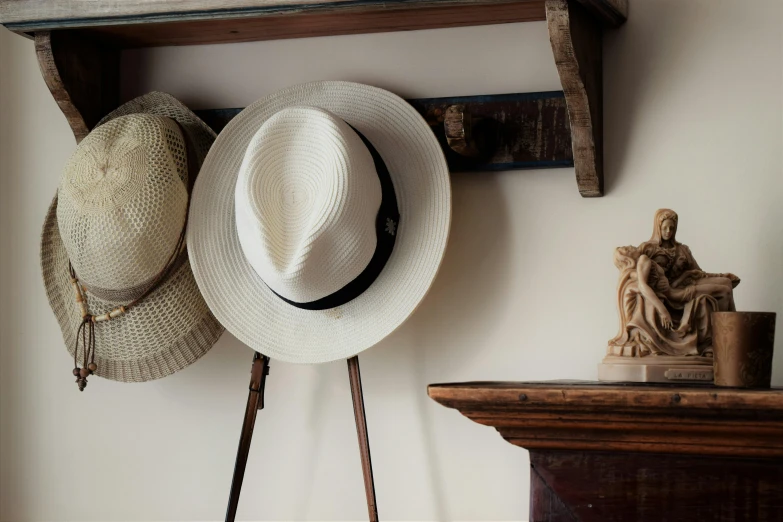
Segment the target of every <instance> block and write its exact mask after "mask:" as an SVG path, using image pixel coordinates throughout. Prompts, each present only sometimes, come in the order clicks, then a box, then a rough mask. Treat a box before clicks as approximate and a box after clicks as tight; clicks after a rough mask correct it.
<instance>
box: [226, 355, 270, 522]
mask: <svg viewBox="0 0 783 522" xmlns="http://www.w3.org/2000/svg"><path fill="white" fill-rule="evenodd" d="M268 374H269V357H267V356H266V355H261V354H260V353H258V352H256V353H255V355H253V367H252V369H251V370H250V392H249V393H248V395H247V407H246V408H245V420H244V422H243V423H242V435H241V436H240V437H239V448H238V449H237V460H236V463H235V464H234V478H233V479H232V481H231V493H230V494H229V497H228V509H227V510H226V522H234V518H235V517H236V515H237V506H238V505H239V493H240V491H241V490H242V480H243V479H244V478H245V466H247V456H248V454H249V453H250V441H251V440H252V438H253V427H254V425H255V423H256V413H257V412H258V410H260V409H263V407H264V385H265V384H266V376H267V375H268Z"/></svg>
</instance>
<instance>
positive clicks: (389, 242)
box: [188, 81, 451, 363]
mask: <svg viewBox="0 0 783 522" xmlns="http://www.w3.org/2000/svg"><path fill="white" fill-rule="evenodd" d="M450 221H451V187H450V182H449V172H448V168H447V166H446V161H445V158H444V156H443V152H442V150H441V148H440V146H439V144H438V142H437V139H436V138H435V136H434V135H433V133H432V131H431V130H430V128H429V126H428V125H427V123H426V122H425V121H424V119H423V118H422V117H421V116H420V115H419V114H418V113H417V112H416V111H415V110H414V109H413V107H411V106H410V105H409V104H408V103H406V102H405V101H404V100H402V99H401V98H399V97H398V96H396V95H394V94H392V93H390V92H387V91H385V90H382V89H378V88H375V87H370V86H367V85H361V84H356V83H348V82H335V81H324V82H315V83H309V84H304V85H298V86H295V87H291V88H288V89H285V90H282V91H279V92H277V93H275V94H272V95H270V96H268V97H266V98H263V99H261V100H259V101H257V102H255V103H253V104H252V105H250V106H249V107H247V108H246V109H245V110H243V111H242V112H241V113H239V114H238V115H237V116H236V117H235V118H234V119H233V120H232V121H231V122H230V123H229V124H228V125H227V126H226V128H225V129H224V130H223V131H222V132H221V133H220V135H219V136H218V138H217V140H216V141H215V144H214V145H213V147H212V149H211V150H210V152H209V155H208V156H207V159H206V160H205V161H204V165H203V166H202V169H201V173H200V175H199V178H198V180H197V181H196V185H195V187H194V190H193V198H192V203H191V207H190V218H189V223H188V249H189V252H190V258H191V263H192V266H193V273H194V275H195V277H196V281H197V283H198V285H199V288H200V289H201V292H202V294H203V295H204V298H205V299H206V301H207V304H208V305H209V307H210V309H211V310H212V311H213V312H214V314H215V316H216V317H217V318H218V319H219V320H220V322H221V323H222V324H223V325H224V326H225V327H226V328H227V329H228V330H229V331H230V332H231V333H232V334H234V335H235V336H236V337H237V338H238V339H239V340H241V341H242V342H244V343H245V344H247V345H248V346H250V347H251V348H253V349H254V350H257V351H259V352H261V353H263V354H265V355H267V356H270V357H273V358H276V359H280V360H283V361H288V362H296V363H320V362H326V361H331V360H336V359H341V358H347V357H351V356H353V355H355V354H357V353H359V352H360V351H362V350H364V349H366V348H369V347H371V346H373V345H374V344H376V343H378V342H379V341H381V340H382V339H383V338H384V337H386V336H387V335H389V334H390V333H391V332H392V331H394V330H395V329H396V328H397V327H398V326H400V325H401V324H402V323H403V322H404V321H405V319H407V318H408V316H410V315H411V313H413V311H414V309H415V308H416V307H417V305H418V304H419V303H420V302H421V300H422V299H423V298H424V295H425V294H426V293H427V291H428V289H429V288H430V285H431V283H432V281H433V280H434V278H435V275H436V273H437V271H438V268H439V266H440V263H441V260H442V258H443V254H444V251H445V248H446V242H447V238H448V233H449V225H450Z"/></svg>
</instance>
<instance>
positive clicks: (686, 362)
mask: <svg viewBox="0 0 783 522" xmlns="http://www.w3.org/2000/svg"><path fill="white" fill-rule="evenodd" d="M713 379H714V373H713V370H712V357H688V356H682V357H676V356H669V355H648V356H646V357H620V356H616V355H607V356H606V357H604V360H603V362H602V363H601V364H599V365H598V380H599V381H607V382H667V383H678V382H698V383H704V384H708V383H712V382H713Z"/></svg>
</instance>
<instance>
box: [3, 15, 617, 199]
mask: <svg viewBox="0 0 783 522" xmlns="http://www.w3.org/2000/svg"><path fill="white" fill-rule="evenodd" d="M626 16H627V0H385V1H379V0H348V1H339V0H311V1H310V2H308V3H307V4H300V3H296V0H230V1H222V0H169V1H150V0H108V1H101V2H96V1H94V0H71V1H69V2H61V1H57V0H0V23H2V24H3V25H4V26H5V27H7V28H8V29H10V30H12V31H15V32H17V33H20V34H22V35H25V36H27V37H31V38H34V39H35V43H36V53H37V54H38V60H39V63H40V65H41V71H42V73H43V76H44V79H45V80H46V83H47V85H48V86H49V89H50V90H51V92H52V95H53V96H54V98H55V100H56V101H57V103H58V104H59V106H60V108H61V109H62V111H63V113H64V114H65V116H66V118H67V119H68V122H69V124H70V125H71V128H72V130H73V132H74V135H75V136H76V139H77V141H78V140H80V139H82V138H83V137H84V136H86V135H87V133H88V132H89V131H90V129H91V128H92V127H93V126H94V125H95V124H96V123H97V122H98V121H99V120H100V118H101V117H102V116H104V115H105V114H106V113H108V112H109V111H111V110H112V109H113V108H115V107H117V105H119V103H120V100H119V85H120V82H121V81H122V80H121V78H120V72H119V70H120V68H119V62H120V52H121V51H122V50H123V49H128V48H135V47H150V46H164V45H198V44H212V43H229V42H247V41H258V40H270V39H282V38H300V37H312V36H326V35H336V34H356V33H371V32H385V31H404V30H415V29H429V28H439V27H458V26H467V25H486V24H499V23H510V22H528V21H541V20H546V21H547V25H548V29H549V36H550V42H551V44H552V51H553V54H554V58H555V63H556V66H557V69H558V73H559V75H560V80H561V83H562V85H563V93H564V97H565V102H566V105H567V110H568V117H569V118H568V119H569V121H570V130H571V145H572V149H573V153H572V157H573V164H574V168H575V171H576V179H577V185H578V188H579V191H580V193H581V194H582V195H583V196H586V197H593V196H601V195H603V150H602V147H603V136H602V132H603V130H602V96H603V93H602V67H601V49H602V45H601V41H602V35H603V31H604V29H607V28H612V27H617V26H619V25H621V24H622V23H623V22H624V21H625V19H626ZM457 131H458V132H459V127H458V128H457ZM452 137H454V136H452ZM452 141H453V143H452V147H451V148H452V149H453V150H455V151H456V150H460V151H462V152H464V151H465V150H469V149H470V146H469V145H470V144H468V146H466V145H465V144H457V145H454V143H456V142H459V141H460V140H459V136H457V137H456V138H455V139H454V140H452ZM558 161H559V160H558ZM523 163H525V162H521V163H520V164H523ZM567 164H568V163H563V162H562V161H560V163H559V165H560V166H565V165H567ZM512 168H517V167H513V166H512ZM522 168H524V167H522Z"/></svg>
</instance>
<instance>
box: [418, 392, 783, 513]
mask: <svg viewBox="0 0 783 522" xmlns="http://www.w3.org/2000/svg"><path fill="white" fill-rule="evenodd" d="M428 393H429V395H430V397H432V398H433V399H434V400H436V401H437V402H439V403H440V404H442V405H444V406H447V407H449V408H455V409H457V410H459V411H460V412H461V413H462V414H463V415H465V416H466V417H468V418H469V419H471V420H473V421H475V422H478V423H479V424H484V425H487V426H492V427H494V428H496V429H497V430H498V431H499V432H500V434H501V435H502V436H503V438H504V439H506V440H507V441H508V442H510V443H512V444H515V445H517V446H521V447H523V448H527V449H528V450H530V477H531V493H530V495H531V502H530V515H529V520H530V521H531V522H627V521H634V522H666V521H688V522H691V521H693V522H695V521H699V522H740V521H776V522H781V521H783V389H773V390H739V389H727V388H716V387H711V386H674V385H673V386H667V385H650V386H648V385H616V384H612V385H604V384H598V383H583V382H541V383H512V382H472V383H459V384H433V385H431V386H429V389H428Z"/></svg>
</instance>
